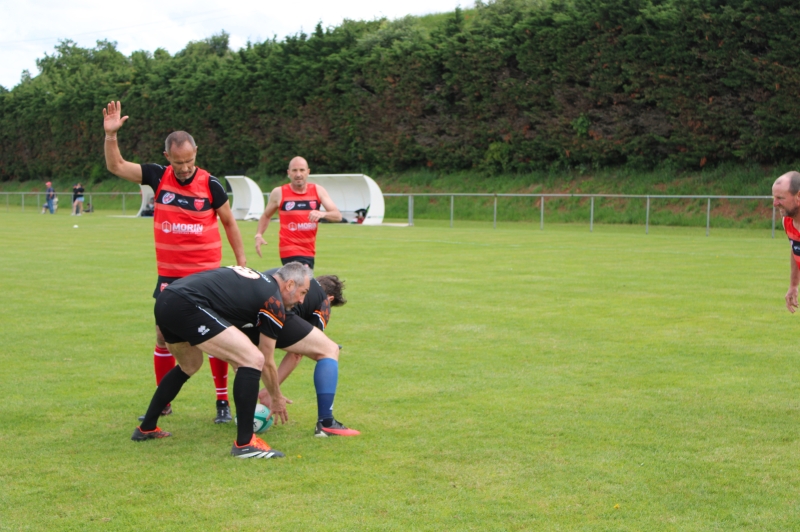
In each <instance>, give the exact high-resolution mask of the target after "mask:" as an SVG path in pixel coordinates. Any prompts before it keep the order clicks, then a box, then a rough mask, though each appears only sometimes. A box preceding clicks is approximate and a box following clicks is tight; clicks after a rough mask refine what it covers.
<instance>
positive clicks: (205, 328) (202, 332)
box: [197, 325, 211, 336]
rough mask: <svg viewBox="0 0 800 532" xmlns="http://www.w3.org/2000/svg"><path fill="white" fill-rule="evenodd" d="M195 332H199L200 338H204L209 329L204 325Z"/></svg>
mask: <svg viewBox="0 0 800 532" xmlns="http://www.w3.org/2000/svg"><path fill="white" fill-rule="evenodd" d="M197 332H199V333H200V334H201V335H202V336H205V335H206V334H208V333H209V332H211V329H209V328H208V327H206V326H205V325H201V326H200V327H198V328H197Z"/></svg>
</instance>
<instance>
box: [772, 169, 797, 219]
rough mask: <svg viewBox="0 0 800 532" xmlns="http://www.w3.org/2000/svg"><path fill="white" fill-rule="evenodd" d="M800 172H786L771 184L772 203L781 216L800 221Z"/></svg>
mask: <svg viewBox="0 0 800 532" xmlns="http://www.w3.org/2000/svg"><path fill="white" fill-rule="evenodd" d="M799 193H800V173H799V172H794V171H792V172H786V173H785V174H783V175H782V176H780V177H779V178H778V179H776V180H775V183H774V184H773V185H772V205H773V207H775V208H778V209H780V211H781V215H782V216H788V217H790V218H793V219H795V220H796V221H798V222H800V194H799Z"/></svg>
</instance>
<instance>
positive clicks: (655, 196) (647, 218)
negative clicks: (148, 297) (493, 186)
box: [383, 192, 776, 238]
mask: <svg viewBox="0 0 800 532" xmlns="http://www.w3.org/2000/svg"><path fill="white" fill-rule="evenodd" d="M383 196H384V197H405V196H408V225H414V197H415V196H439V197H447V196H449V197H450V227H453V219H454V216H453V213H454V206H455V198H456V196H460V197H484V198H487V197H488V198H494V208H493V216H492V225H493V227H494V228H495V229H496V228H497V198H540V201H539V229H544V204H545V198H590V207H589V231H594V200H595V198H612V199H624V198H627V199H644V200H646V207H645V226H644V232H645V234H649V233H650V200H651V199H705V200H707V206H706V236H708V235H709V233H710V230H711V200H713V199H717V200H720V199H726V200H770V201H772V196H712V195H685V196H684V195H672V194H492V193H484V194H472V193H446V192H445V193H385V194H384V195H383ZM775 214H776V211H775V207H774V206H773V207H772V238H775Z"/></svg>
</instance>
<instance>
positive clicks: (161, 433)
mask: <svg viewBox="0 0 800 532" xmlns="http://www.w3.org/2000/svg"><path fill="white" fill-rule="evenodd" d="M170 436H172V433H171V432H167V431H165V430H161V429H160V428H158V427H156V428H154V429H153V430H142V429H140V428H139V427H136V430H134V431H133V436H131V439H132V440H133V441H145V440H156V439H159V438H169V437H170Z"/></svg>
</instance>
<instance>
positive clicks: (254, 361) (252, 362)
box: [241, 349, 264, 370]
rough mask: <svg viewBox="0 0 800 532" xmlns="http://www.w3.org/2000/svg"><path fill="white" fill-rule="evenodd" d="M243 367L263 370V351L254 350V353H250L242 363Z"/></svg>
mask: <svg viewBox="0 0 800 532" xmlns="http://www.w3.org/2000/svg"><path fill="white" fill-rule="evenodd" d="M241 366H246V367H249V368H257V369H259V370H260V369H261V368H263V367H264V355H262V354H261V351H259V350H257V349H254V350H253V351H249V352H248V353H247V356H246V357H245V358H244V360H243V361H242V364H241Z"/></svg>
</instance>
